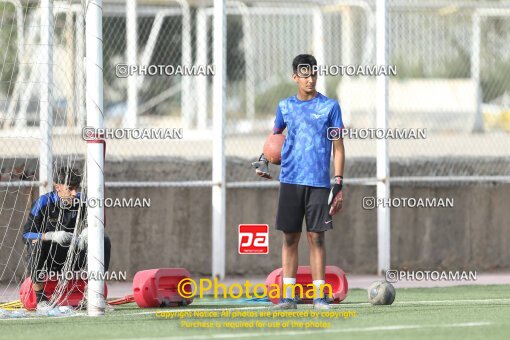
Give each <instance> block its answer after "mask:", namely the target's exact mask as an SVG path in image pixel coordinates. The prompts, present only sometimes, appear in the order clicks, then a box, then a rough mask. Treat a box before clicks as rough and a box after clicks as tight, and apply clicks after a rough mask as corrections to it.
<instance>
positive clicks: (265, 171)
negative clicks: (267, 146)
mask: <svg viewBox="0 0 510 340" xmlns="http://www.w3.org/2000/svg"><path fill="white" fill-rule="evenodd" d="M251 166H252V167H254V168H255V173H256V174H257V175H259V176H260V177H262V178H267V179H272V178H273V177H271V174H270V173H269V161H268V160H267V159H266V157H264V154H262V155H260V157H259V160H258V162H253V163H251Z"/></svg>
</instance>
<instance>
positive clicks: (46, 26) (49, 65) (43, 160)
mask: <svg viewBox="0 0 510 340" xmlns="http://www.w3.org/2000/svg"><path fill="white" fill-rule="evenodd" d="M39 51H40V52H41V55H40V58H41V59H40V64H39V65H40V67H41V72H40V77H41V78H40V82H41V88H40V96H39V108H40V112H39V115H40V126H39V129H40V131H41V147H40V156H39V181H40V182H41V185H40V186H39V194H40V195H43V194H45V193H47V192H50V191H52V186H53V185H52V184H53V183H52V182H53V181H52V174H53V168H52V152H53V144H52V137H51V134H52V126H53V112H52V105H51V100H52V93H51V90H52V85H53V0H42V1H41V44H40V48H39Z"/></svg>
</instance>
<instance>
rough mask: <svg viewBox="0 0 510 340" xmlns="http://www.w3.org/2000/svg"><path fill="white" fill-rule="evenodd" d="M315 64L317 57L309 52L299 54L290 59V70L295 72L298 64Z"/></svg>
mask: <svg viewBox="0 0 510 340" xmlns="http://www.w3.org/2000/svg"><path fill="white" fill-rule="evenodd" d="M303 64H304V65H308V66H310V68H312V66H317V59H315V57H314V56H313V55H311V54H300V55H298V56H296V57H295V58H294V60H293V61H292V71H293V72H294V73H295V74H297V73H298V66H299V65H303Z"/></svg>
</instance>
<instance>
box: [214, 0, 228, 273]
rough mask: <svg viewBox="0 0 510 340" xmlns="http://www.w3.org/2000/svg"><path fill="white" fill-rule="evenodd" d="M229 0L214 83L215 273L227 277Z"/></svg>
mask: <svg viewBox="0 0 510 340" xmlns="http://www.w3.org/2000/svg"><path fill="white" fill-rule="evenodd" d="M226 27H227V25H226V14H225V0H214V51H213V53H214V58H213V59H214V65H215V72H216V74H215V75H214V86H213V155H212V156H213V160H212V162H213V164H212V167H213V173H212V179H213V183H214V185H213V188H212V221H213V227H212V276H213V277H217V278H220V279H223V278H224V277H225V210H226V209H225V202H226V199H225V197H226V186H225V150H224V146H225V145H224V135H223V129H224V126H225V124H224V123H225V99H226V95H225V92H226V91H225V90H226V88H225V82H226V75H227V65H226V48H225V47H226V43H225V42H226V33H227V30H226Z"/></svg>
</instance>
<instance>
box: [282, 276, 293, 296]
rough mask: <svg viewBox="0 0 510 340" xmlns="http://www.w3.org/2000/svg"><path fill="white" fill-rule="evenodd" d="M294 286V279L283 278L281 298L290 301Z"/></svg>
mask: <svg viewBox="0 0 510 340" xmlns="http://www.w3.org/2000/svg"><path fill="white" fill-rule="evenodd" d="M295 284H296V278H295V277H284V278H283V285H284V287H285V290H284V291H283V297H284V298H287V299H292V292H293V291H294V285H295Z"/></svg>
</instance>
